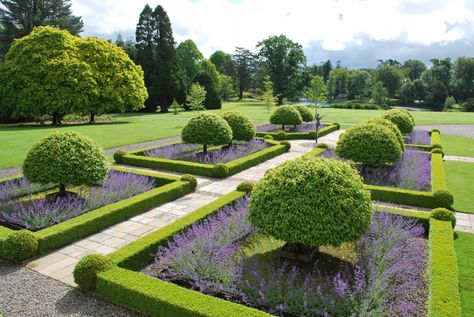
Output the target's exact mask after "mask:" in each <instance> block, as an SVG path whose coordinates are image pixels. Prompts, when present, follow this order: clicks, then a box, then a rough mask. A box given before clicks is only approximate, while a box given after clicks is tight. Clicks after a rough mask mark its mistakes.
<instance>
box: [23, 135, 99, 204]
mask: <svg viewBox="0 0 474 317" xmlns="http://www.w3.org/2000/svg"><path fill="white" fill-rule="evenodd" d="M107 172H108V168H107V159H106V157H105V155H104V152H103V150H102V149H101V148H100V147H99V146H98V145H97V144H96V143H95V142H93V141H92V140H90V139H89V138H87V137H85V136H82V135H80V134H78V133H76V132H65V133H60V132H54V133H51V134H50V135H49V136H47V137H45V138H44V139H42V140H41V141H39V142H38V143H36V144H34V145H33V147H32V148H31V150H30V151H29V152H28V155H27V156H26V159H25V162H24V163H23V173H24V174H25V177H26V178H27V179H28V180H29V181H30V182H33V183H40V184H48V183H55V184H59V188H60V189H59V191H60V194H61V195H64V194H65V192H66V189H65V185H73V186H80V185H95V184H97V183H99V182H101V181H103V180H104V179H105V178H106V177H107Z"/></svg>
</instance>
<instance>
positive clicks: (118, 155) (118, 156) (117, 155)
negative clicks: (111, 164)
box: [114, 150, 127, 163]
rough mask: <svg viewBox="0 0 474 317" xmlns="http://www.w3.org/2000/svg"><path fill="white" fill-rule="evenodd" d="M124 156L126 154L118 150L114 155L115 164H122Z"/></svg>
mask: <svg viewBox="0 0 474 317" xmlns="http://www.w3.org/2000/svg"><path fill="white" fill-rule="evenodd" d="M126 154H127V152H125V151H122V150H119V151H117V152H115V153H114V161H115V162H117V163H122V157H123V156H124V155H126Z"/></svg>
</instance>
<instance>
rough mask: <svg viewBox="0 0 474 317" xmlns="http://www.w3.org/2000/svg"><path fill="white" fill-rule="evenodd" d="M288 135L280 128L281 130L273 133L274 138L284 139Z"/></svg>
mask: <svg viewBox="0 0 474 317" xmlns="http://www.w3.org/2000/svg"><path fill="white" fill-rule="evenodd" d="M287 137H288V135H287V134H286V132H285V131H283V130H281V131H278V133H277V134H276V135H275V138H276V139H277V140H286V138H287Z"/></svg>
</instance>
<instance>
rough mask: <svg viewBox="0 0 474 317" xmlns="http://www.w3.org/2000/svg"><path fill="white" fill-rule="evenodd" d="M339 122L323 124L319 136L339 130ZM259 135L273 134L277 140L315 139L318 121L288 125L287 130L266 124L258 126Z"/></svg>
mask: <svg viewBox="0 0 474 317" xmlns="http://www.w3.org/2000/svg"><path fill="white" fill-rule="evenodd" d="M339 128H340V127H339V124H337V123H332V124H322V125H321V127H320V130H319V132H318V137H322V136H325V135H327V134H329V133H331V132H334V131H337V130H339ZM256 129H257V136H259V137H264V136H266V135H271V136H272V137H273V138H274V139H275V140H314V139H315V138H316V123H315V122H303V123H302V124H300V125H298V126H296V129H295V128H294V127H293V126H288V127H287V128H286V129H285V131H282V130H281V125H274V124H264V125H260V126H257V128H256Z"/></svg>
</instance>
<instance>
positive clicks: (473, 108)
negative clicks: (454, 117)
mask: <svg viewBox="0 0 474 317" xmlns="http://www.w3.org/2000/svg"><path fill="white" fill-rule="evenodd" d="M462 109H463V111H466V112H474V98H470V99H468V100H466V102H464V103H463V105H462Z"/></svg>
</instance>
